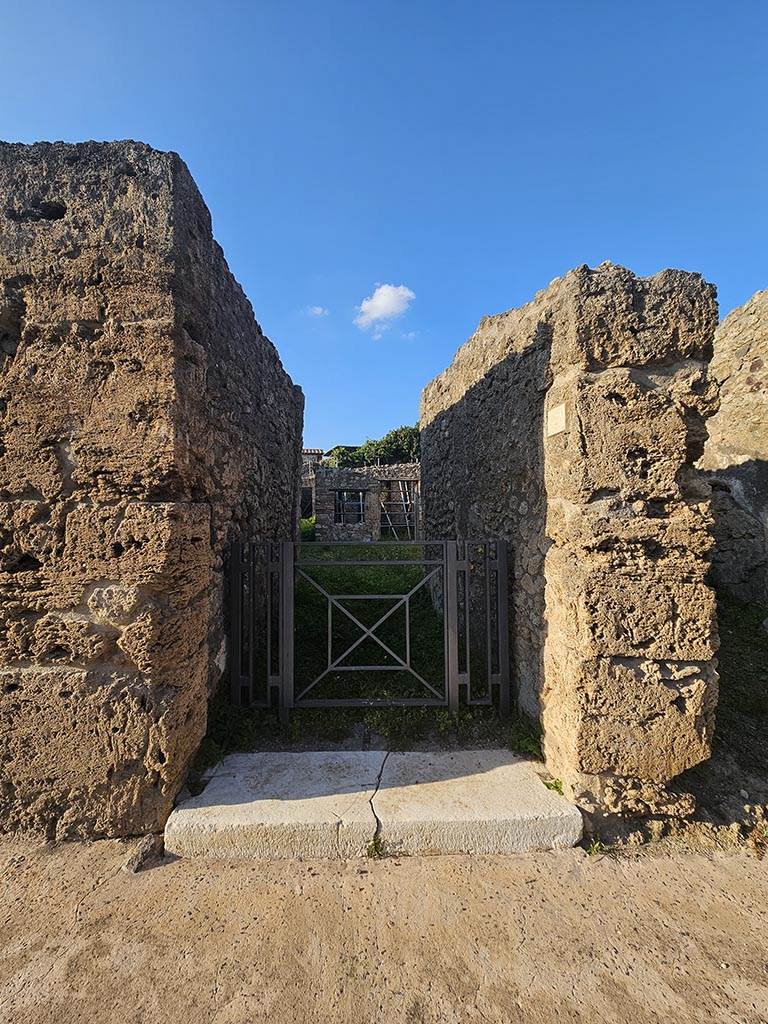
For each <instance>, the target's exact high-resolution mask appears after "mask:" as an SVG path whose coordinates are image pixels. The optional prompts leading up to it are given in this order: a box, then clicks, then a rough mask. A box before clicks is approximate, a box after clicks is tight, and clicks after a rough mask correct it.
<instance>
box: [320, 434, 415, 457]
mask: <svg viewBox="0 0 768 1024" xmlns="http://www.w3.org/2000/svg"><path fill="white" fill-rule="evenodd" d="M419 441H420V435H419V428H418V427H406V426H403V427H395V429H394V430H390V431H389V433H387V434H385V435H384V437H380V438H378V440H373V439H371V438H369V439H368V440H367V441H366V442H365V443H364V444H361V445H360V446H359V447H358V448H353V449H350V448H347V447H345V446H344V445H337V446H336V448H333V449H331V452H330V454H329V455H328V456H326V459H325V462H326V464H328V465H332V466H373V465H376V463H381V464H382V465H384V466H391V465H393V463H396V462H418V461H419V454H420V447H419Z"/></svg>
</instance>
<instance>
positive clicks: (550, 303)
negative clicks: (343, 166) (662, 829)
mask: <svg viewBox="0 0 768 1024" xmlns="http://www.w3.org/2000/svg"><path fill="white" fill-rule="evenodd" d="M716 322H717V308H716V302H715V291H714V288H713V287H712V286H711V285H708V284H706V283H705V282H704V281H703V280H702V279H701V278H700V277H699V276H698V275H696V274H686V273H682V272H680V271H664V272H662V273H660V274H657V275H655V276H654V277H651V278H645V279H643V278H637V277H635V276H634V275H633V274H632V273H630V272H629V271H628V270H625V269H624V268H622V267H617V266H613V265H611V264H603V265H602V266H600V267H598V268H597V269H596V270H591V269H590V268H588V267H581V268H579V269H577V270H574V271H572V272H570V273H569V274H567V275H566V276H565V277H563V278H561V279H559V280H557V281H555V282H553V283H552V284H551V285H550V287H549V288H548V289H546V291H543V292H540V293H539V294H538V295H537V296H536V298H535V299H534V301H533V302H532V303H530V305H528V306H525V307H523V308H522V309H519V310H511V311H509V312H508V313H503V314H500V315H499V316H494V317H488V318H486V319H484V320H483V321H482V322H481V324H480V326H479V328H478V330H477V331H476V333H475V334H474V335H473V337H472V338H471V339H470V340H469V341H468V342H467V344H466V345H465V346H464V347H463V348H462V349H460V350H459V352H458V353H457V356H456V358H455V360H454V362H453V364H452V365H451V367H449V369H448V370H446V371H445V372H444V373H443V374H441V375H440V376H439V377H437V378H436V379H435V380H434V381H433V382H432V383H431V384H430V385H429V386H428V387H427V389H426V390H425V392H424V395H423V398H422V481H423V490H424V509H425V530H426V532H427V533H428V534H429V535H450V534H453V535H457V536H471V535H473V534H474V535H478V534H480V535H491V536H493V535H495V534H498V535H502V536H505V537H507V538H509V539H510V540H511V542H512V549H513V557H512V566H513V568H512V576H513V579H512V580H511V590H512V601H513V605H512V606H513V609H514V620H515V621H514V636H513V646H514V651H515V656H514V661H515V664H514V671H515V675H516V683H517V690H518V695H519V702H520V704H521V706H522V707H523V709H524V710H526V711H527V712H528V713H529V714H535V715H537V716H540V717H541V720H542V723H543V726H544V742H545V754H546V758H547V763H548V766H549V767H550V770H551V771H552V772H553V774H554V775H556V776H557V777H559V778H561V779H562V780H563V781H564V783H565V786H566V792H567V793H569V794H570V795H572V796H574V797H575V798H576V799H577V800H578V802H579V803H580V805H581V806H582V807H583V808H585V809H587V810H593V811H605V810H609V811H621V812H627V813H648V812H663V811H678V812H682V811H685V810H687V809H688V806H687V805H688V801H687V800H686V799H685V798H681V799H676V798H673V797H672V796H670V794H669V791H668V789H667V783H668V782H669V781H670V780H671V779H673V778H674V777H675V776H676V775H678V774H679V773H680V772H682V771H684V770H685V769H687V768H689V767H691V766H692V765H694V764H696V763H698V762H699V761H701V760H703V759H705V758H706V757H707V756H708V755H709V751H710V744H711V739H712V732H713V727H714V708H715V704H716V695H717V675H716V671H715V662H714V656H715V650H716V624H715V609H714V598H713V594H712V592H711V590H710V588H709V587H708V586H707V583H706V582H705V578H706V574H707V570H708V566H709V556H710V548H711V538H710V533H709V529H710V525H711V516H710V509H709V486H708V484H707V482H706V480H705V479H704V478H703V477H702V475H701V474H699V473H698V472H697V471H696V470H695V469H694V462H695V460H696V459H698V458H699V457H700V456H701V453H702V450H703V445H704V441H705V438H706V429H705V424H704V420H705V418H706V417H707V416H708V415H710V414H711V412H712V411H713V410H714V408H715V405H716V402H715V398H714V396H713V388H712V386H711V384H710V383H709V382H708V379H707V375H706V367H707V361H708V359H709V358H710V355H711V346H712V337H713V333H714V328H715V325H716Z"/></svg>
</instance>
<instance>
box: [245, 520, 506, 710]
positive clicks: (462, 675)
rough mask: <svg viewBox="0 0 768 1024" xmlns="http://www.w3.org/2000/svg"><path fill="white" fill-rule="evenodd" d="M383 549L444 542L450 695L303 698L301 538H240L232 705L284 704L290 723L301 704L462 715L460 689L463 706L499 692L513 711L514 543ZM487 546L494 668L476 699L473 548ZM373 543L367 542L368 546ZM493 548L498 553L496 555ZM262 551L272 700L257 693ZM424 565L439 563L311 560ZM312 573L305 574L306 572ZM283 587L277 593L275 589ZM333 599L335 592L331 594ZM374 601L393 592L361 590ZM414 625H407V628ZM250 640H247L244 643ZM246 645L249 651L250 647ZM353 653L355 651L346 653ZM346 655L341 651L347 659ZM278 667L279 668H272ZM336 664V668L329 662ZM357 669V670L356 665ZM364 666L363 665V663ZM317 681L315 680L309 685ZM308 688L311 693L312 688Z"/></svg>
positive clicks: (379, 544)
mask: <svg viewBox="0 0 768 1024" xmlns="http://www.w3.org/2000/svg"><path fill="white" fill-rule="evenodd" d="M308 543H311V545H312V546H314V544H317V545H318V546H319V547H323V548H327V547H332V548H333V547H340V548H343V547H345V546H346V547H359V546H360V541H327V542H324V541H323V542H308ZM371 544H372V546H374V547H375V548H376V549H378V548H383V547H387V546H389V547H404V546H406V547H420V548H422V549H423V548H427V547H430V546H440V547H441V548H442V558H441V559H438V560H435V562H436V563H437V564H439V565H440V576H441V578H442V580H443V615H444V630H445V669H444V687H445V695H446V696H445V699H444V700H439V699H436V698H432V699H422V698H418V697H416V698H392V699H384V700H377V699H375V698H372V699H370V700H366V699H365V698H350V699H343V698H339V699H332V698H328V699H317V700H313V701H312V703H309V702H306V701H298V702H297V701H296V697H295V685H294V684H295V679H294V645H295V636H294V632H295V615H294V606H295V592H296V582H297V580H298V572H299V571H300V568H301V565H302V563H301V561H300V560H299V559H297V554H298V552H299V551H300V550H301V547H302V542H301V541H292V540H287V541H286V540H282V541H253V542H246V543H244V542H241V541H234V542H233V543H232V544H231V545H230V558H229V565H228V583H229V585H228V592H229V641H230V643H229V658H228V662H229V671H230V695H231V699H232V703H233V704H235V705H236V706H241V707H243V706H247V707H254V708H270V707H273V706H275V705H276V706H277V709H278V711H279V715H280V720H281V721H282V722H287V721H288V718H289V716H290V712H291V710H293V709H294V708H301V707H314V708H318V707H409V706H417V707H447V708H448V710H449V711H450V712H451V713H453V714H455V713H456V712H457V711H458V710H459V707H460V704H461V691H462V689H463V691H464V703H465V704H466V705H469V706H472V705H485V706H492V705H493V704H494V694H495V695H496V696H497V698H498V699H497V704H498V709H499V713H500V714H501V715H502V716H507V715H509V713H510V710H511V704H512V700H511V685H510V665H509V595H508V587H509V579H508V564H509V563H508V542H507V541H506V540H504V539H501V538H493V539H477V540H475V539H471V540H436V541H430V540H412V541H376V542H371ZM481 545H482V546H483V547H484V563H485V564H484V589H485V606H486V620H485V634H486V652H485V653H486V667H487V671H488V678H487V687H488V694H487V697H483V698H472V696H471V678H470V657H469V652H470V641H471V637H470V624H471V610H470V607H469V605H470V600H469V596H470V578H471V558H470V550H471V548H473V547H479V546H481ZM366 546H367V545H366ZM492 547H493V552H494V557H491V548H492ZM257 548H261V549H262V550H263V551H264V557H263V566H264V574H265V577H266V581H267V585H266V594H265V595H264V596H265V601H264V612H265V632H266V636H265V637H263V638H262V640H264V641H265V643H264V647H265V651H266V684H265V689H266V697H265V698H264V699H255V698H254V693H253V690H254V669H255V650H256V643H257V638H258V636H257V630H256V629H255V616H254V610H255V609H254V605H253V599H254V593H255V585H256V575H255V565H256V560H255V557H254V552H255V549H257ZM420 562H423V563H426V564H434V563H433V562H432V560H429V561H427V560H426V559H414V560H413V561H410V560H409V561H398V560H394V559H393V560H389V561H388V560H386V559H381V560H379V561H377V560H374V559H366V560H363V561H344V560H341V559H339V560H334V559H328V560H322V561H320V560H318V561H317V562H310V563H306V562H305V563H304V564H305V565H306V564H311V565H315V566H317V565H322V566H323V567H325V568H333V567H334V566H340V565H355V564H357V565H366V566H374V565H377V564H379V565H385V566H386V565H397V564H402V565H418V564H419V563H420ZM305 575H306V573H305ZM460 577H463V581H464V588H463V593H464V623H463V625H464V629H463V634H464V635H463V641H464V646H465V665H464V668H463V670H462V668H461V665H460V641H461V639H462V638H461V637H460V633H459V629H460V622H459V603H460V602H459V578H460ZM494 577H495V584H494V587H493V590H492V582H491V581H492V579H493V578H494ZM246 581H247V587H248V589H247V594H248V597H247V600H244V595H245V591H244V586H243V584H244V582H246ZM273 585H276V594H275V592H274V590H273ZM492 593H495V595H496V631H497V638H496V652H495V653H496V655H497V664H498V671H497V672H493V653H494V651H493V637H492V628H491V607H492ZM325 596H326V598H327V600H328V601H329V602H330V601H332V599H333V597H334V596H336V595H329V594H327V593H326V595H325ZM360 596H361V597H362V596H367V597H370V598H372V599H375V598H377V597H381V598H387V597H393V596H394V595H390V594H381V595H377V594H370V595H360ZM275 615H276V617H277V624H278V630H277V641H278V651H277V658H276V659H275V657H274V653H275V652H274V651H273V623H274V620H275ZM406 628H407V629H408V628H409V627H408V626H407V627H406ZM244 639H245V640H246V643H245V644H244V643H243V640H244ZM244 648H245V649H244ZM345 653H348V652H345ZM244 654H246V655H247V667H246V669H245V671H244V668H243V660H244ZM344 656H345V655H342V656H341V657H342V658H343V657H344ZM275 667H276V669H277V670H276V671H273V668H275ZM329 667H330V666H329ZM350 670H354V667H351V668H350ZM360 670H361V671H362V670H364V666H360ZM311 685H314V684H310V686H311ZM305 692H306V691H305Z"/></svg>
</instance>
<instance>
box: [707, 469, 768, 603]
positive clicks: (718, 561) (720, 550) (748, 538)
mask: <svg viewBox="0 0 768 1024" xmlns="http://www.w3.org/2000/svg"><path fill="white" fill-rule="evenodd" d="M707 475H708V477H709V480H710V483H711V485H712V515H713V517H714V526H713V534H714V538H715V548H714V552H713V555H712V582H713V585H714V587H715V589H716V590H717V592H718V593H719V594H725V595H726V596H728V597H730V598H733V599H735V600H737V601H745V602H755V603H757V604H761V605H765V604H768V507H766V495H768V462H766V461H765V460H763V459H748V460H746V461H745V462H740V463H738V464H734V465H731V466H727V467H725V468H724V469H715V470H710V471H709V472H708V474H707Z"/></svg>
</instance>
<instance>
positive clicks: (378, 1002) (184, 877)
mask: <svg viewBox="0 0 768 1024" xmlns="http://www.w3.org/2000/svg"><path fill="white" fill-rule="evenodd" d="M129 849H130V847H129V846H128V845H126V844H119V843H114V842H103V843H96V844H92V845H85V844H83V845H80V844H70V845H65V846H59V847H49V848H45V847H35V846H32V845H29V844H24V843H19V842H16V843H12V842H5V843H2V844H0V1021H2V1024H42V1022H56V1024H59V1022H61V1024H64V1022H67V1024H75V1022H88V1024H101V1022H104V1024H107V1022H108V1024H123V1022H129V1021H130V1022H136V1024H139V1022H141V1024H145V1022H147V1021H152V1022H159V1024H162V1022H173V1024H186V1022H190V1024H198V1022H206V1024H207V1022H213V1024H245V1022H253V1024H259V1022H262V1021H263V1022H266V1021H269V1022H270V1024H315V1022H317V1024H320V1022H322V1024H329V1022H330V1024H335V1022H344V1024H347V1022H354V1024H358V1022H359V1024H369V1022H383V1024H399V1022H403V1024H421V1022H424V1024H426V1022H428V1024H454V1022H462V1024H463V1022H475V1021H477V1022H494V1024H496V1022H498V1024H513V1022H517V1021H524V1022H541V1024H552V1022H555V1024H567V1022H572V1021H578V1022H585V1024H586V1022H589V1024H610V1022H627V1024H630V1022H631V1024H645V1022H651V1021H654V1022H658V1021H670V1022H672V1021H674V1022H675V1024H707V1022H709V1021H718V1022H728V1024H739V1022H746V1024H758V1022H760V1024H765V1021H766V1020H768V862H766V861H760V860H758V859H757V858H756V857H754V856H749V855H748V854H747V853H746V852H744V851H739V852H734V853H728V854H725V853H719V854H713V855H712V856H703V855H691V854H678V855H677V856H658V857H652V856H648V855H644V856H639V857H637V858H635V859H618V860H617V859H612V858H608V857H592V858H590V857H588V856H587V855H586V854H585V853H584V852H583V851H582V850H579V849H576V850H567V851H561V852H558V853H547V854H541V853H538V854H525V855H518V856H510V857H475V858H470V857H465V856H454V857H411V858H403V859H401V860H391V859H387V860H357V861H347V862H338V861H337V862H328V861H325V862H320V861H318V862H305V863H301V864H296V863H290V862H265V861H262V862H248V861H237V862H222V863H216V862H213V863H211V862H204V861H195V860H175V861H168V860H166V861H164V862H161V863H160V864H159V865H157V866H154V867H150V868H149V869H148V870H144V871H141V872H140V873H138V874H136V875H129V874H126V873H124V872H123V871H122V870H121V865H122V863H123V862H124V860H125V858H126V855H127V853H128V851H129Z"/></svg>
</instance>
